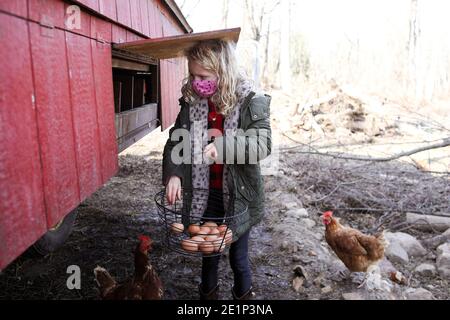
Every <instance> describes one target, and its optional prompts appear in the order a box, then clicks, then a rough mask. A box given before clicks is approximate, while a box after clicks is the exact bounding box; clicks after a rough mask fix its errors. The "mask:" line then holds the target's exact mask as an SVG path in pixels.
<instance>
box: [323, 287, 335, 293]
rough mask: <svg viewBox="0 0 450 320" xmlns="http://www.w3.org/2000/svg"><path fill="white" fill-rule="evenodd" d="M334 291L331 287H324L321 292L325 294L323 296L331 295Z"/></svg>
mask: <svg viewBox="0 0 450 320" xmlns="http://www.w3.org/2000/svg"><path fill="white" fill-rule="evenodd" d="M332 291H333V289H332V288H331V287H330V286H326V287H323V288H322V289H321V292H322V293H323V294H327V293H330V292H332Z"/></svg>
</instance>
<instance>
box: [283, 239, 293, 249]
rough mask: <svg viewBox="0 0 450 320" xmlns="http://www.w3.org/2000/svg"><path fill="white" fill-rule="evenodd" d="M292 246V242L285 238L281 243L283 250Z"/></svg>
mask: <svg viewBox="0 0 450 320" xmlns="http://www.w3.org/2000/svg"><path fill="white" fill-rule="evenodd" d="M290 247H291V244H290V243H289V241H287V240H284V241H283V242H282V243H281V245H280V248H281V250H287V249H289V248H290Z"/></svg>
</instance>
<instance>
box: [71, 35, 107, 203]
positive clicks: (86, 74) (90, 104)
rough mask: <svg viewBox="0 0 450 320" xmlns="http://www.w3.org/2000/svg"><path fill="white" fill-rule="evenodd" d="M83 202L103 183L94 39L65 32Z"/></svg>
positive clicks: (81, 198) (81, 199)
mask: <svg viewBox="0 0 450 320" xmlns="http://www.w3.org/2000/svg"><path fill="white" fill-rule="evenodd" d="M66 46H67V56H68V62H69V78H70V90H71V101H72V113H73V127H74V132H75V143H76V154H77V168H78V178H79V185H80V201H83V200H84V199H86V198H87V197H88V196H90V195H91V194H92V193H93V192H94V191H96V190H97V188H98V187H99V186H101V185H102V181H103V179H102V175H101V162H102V160H101V158H100V148H99V144H100V141H99V129H98V120H97V110H96V98H95V91H94V78H93V71H92V68H93V65H92V57H91V48H90V47H91V40H90V39H89V38H86V37H82V36H80V35H77V34H73V33H70V32H66Z"/></svg>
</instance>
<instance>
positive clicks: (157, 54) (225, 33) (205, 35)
mask: <svg viewBox="0 0 450 320" xmlns="http://www.w3.org/2000/svg"><path fill="white" fill-rule="evenodd" d="M240 32H241V28H231V29H222V30H213V31H207V32H197V33H189V34H180V35H176V36H168V37H161V38H151V39H144V40H137V41H129V42H124V43H118V44H115V45H114V48H116V49H121V50H125V51H128V52H132V53H136V54H140V55H146V56H149V57H151V58H155V59H170V58H175V57H181V56H184V55H185V53H186V50H188V49H189V48H191V47H193V46H194V45H195V44H196V43H198V42H200V41H204V40H214V39H221V40H225V41H233V42H235V43H237V42H238V40H239V34H240Z"/></svg>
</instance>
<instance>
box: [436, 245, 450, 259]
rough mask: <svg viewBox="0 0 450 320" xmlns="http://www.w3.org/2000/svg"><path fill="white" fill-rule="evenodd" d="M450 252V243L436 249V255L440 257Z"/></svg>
mask: <svg viewBox="0 0 450 320" xmlns="http://www.w3.org/2000/svg"><path fill="white" fill-rule="evenodd" d="M448 251H450V242H447V243H444V244H441V245H440V246H439V247H437V249H436V253H437V254H438V256H440V255H442V254H443V253H445V252H448Z"/></svg>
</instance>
